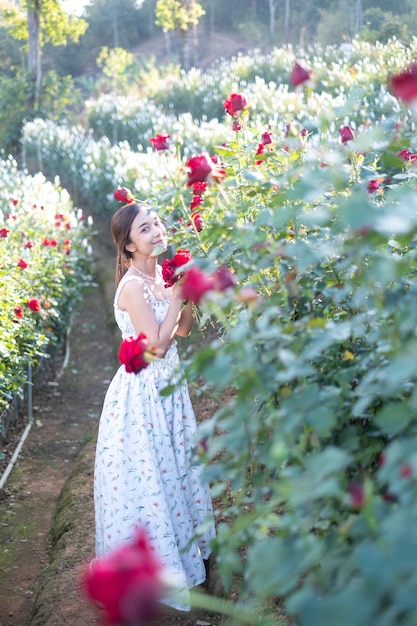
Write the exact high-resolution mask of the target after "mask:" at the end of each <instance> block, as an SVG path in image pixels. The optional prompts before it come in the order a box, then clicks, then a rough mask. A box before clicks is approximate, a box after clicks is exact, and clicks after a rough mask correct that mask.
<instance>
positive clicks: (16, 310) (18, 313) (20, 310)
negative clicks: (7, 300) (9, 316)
mask: <svg viewBox="0 0 417 626" xmlns="http://www.w3.org/2000/svg"><path fill="white" fill-rule="evenodd" d="M13 312H14V314H15V317H17V318H19V319H21V318H22V317H23V308H22V307H21V306H15V308H14V309H13Z"/></svg>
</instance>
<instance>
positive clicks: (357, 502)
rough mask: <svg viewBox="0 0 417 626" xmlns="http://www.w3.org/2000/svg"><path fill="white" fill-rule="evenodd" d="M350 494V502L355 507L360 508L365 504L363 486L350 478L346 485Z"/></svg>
mask: <svg viewBox="0 0 417 626" xmlns="http://www.w3.org/2000/svg"><path fill="white" fill-rule="evenodd" d="M348 492H349V496H350V504H351V505H352V506H353V507H355V508H356V509H362V508H363V507H364V506H365V502H366V497H365V488H364V486H363V485H362V484H361V483H358V482H356V481H355V480H351V481H350V483H349V486H348Z"/></svg>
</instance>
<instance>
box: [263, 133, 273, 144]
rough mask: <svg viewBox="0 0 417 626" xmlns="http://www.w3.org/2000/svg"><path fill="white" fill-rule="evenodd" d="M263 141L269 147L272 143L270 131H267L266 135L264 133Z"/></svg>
mask: <svg viewBox="0 0 417 626" xmlns="http://www.w3.org/2000/svg"><path fill="white" fill-rule="evenodd" d="M261 141H262V144H263V145H264V146H267V145H268V144H270V143H272V137H271V133H268V131H265V132H264V133H262V137H261Z"/></svg>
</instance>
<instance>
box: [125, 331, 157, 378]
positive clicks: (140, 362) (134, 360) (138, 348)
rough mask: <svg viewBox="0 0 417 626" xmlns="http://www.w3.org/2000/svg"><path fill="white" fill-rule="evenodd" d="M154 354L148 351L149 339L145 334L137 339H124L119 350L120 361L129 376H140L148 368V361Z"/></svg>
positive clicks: (141, 334)
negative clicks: (148, 357)
mask: <svg viewBox="0 0 417 626" xmlns="http://www.w3.org/2000/svg"><path fill="white" fill-rule="evenodd" d="M151 354H152V353H151V352H150V351H149V350H148V339H147V337H146V335H145V334H144V333H140V335H138V336H137V337H128V338H127V339H124V340H123V341H122V343H121V344H120V348H119V361H120V362H121V363H122V364H123V365H124V366H125V369H126V372H128V373H129V374H131V373H133V374H138V373H139V372H140V371H142V370H143V369H145V367H148V365H149V361H148V360H147V359H146V357H147V356H150V355H151Z"/></svg>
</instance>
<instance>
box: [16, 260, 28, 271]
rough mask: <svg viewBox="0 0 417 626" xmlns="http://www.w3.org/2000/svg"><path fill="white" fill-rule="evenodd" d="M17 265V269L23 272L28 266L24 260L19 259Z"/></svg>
mask: <svg viewBox="0 0 417 626" xmlns="http://www.w3.org/2000/svg"><path fill="white" fill-rule="evenodd" d="M17 265H18V267H20V269H21V270H25V269H26V268H27V266H28V264H27V263H26V261H25V260H24V259H19V261H18V263H17Z"/></svg>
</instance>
